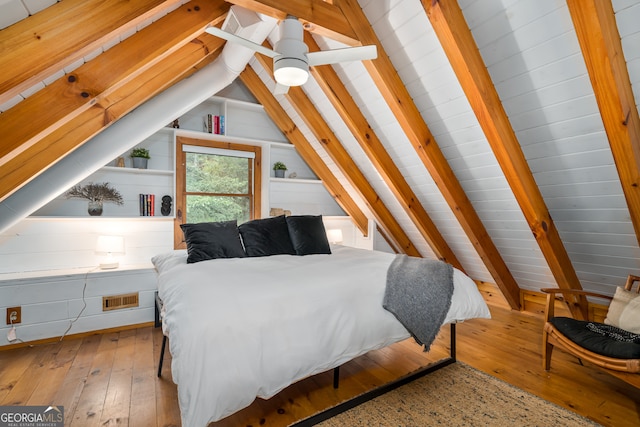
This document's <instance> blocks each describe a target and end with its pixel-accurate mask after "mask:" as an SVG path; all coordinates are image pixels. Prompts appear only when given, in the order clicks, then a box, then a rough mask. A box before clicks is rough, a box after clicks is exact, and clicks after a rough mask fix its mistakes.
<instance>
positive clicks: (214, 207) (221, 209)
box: [186, 195, 251, 224]
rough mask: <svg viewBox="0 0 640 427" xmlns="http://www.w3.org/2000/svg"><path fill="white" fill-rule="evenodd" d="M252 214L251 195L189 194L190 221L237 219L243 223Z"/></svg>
mask: <svg viewBox="0 0 640 427" xmlns="http://www.w3.org/2000/svg"><path fill="white" fill-rule="evenodd" d="M250 215H251V210H250V198H249V197H232V196H189V195H188V196H187V218H186V221H187V222H189V223H195V222H209V221H232V220H234V219H235V220H237V221H238V224H242V223H243V222H246V221H249V219H250Z"/></svg>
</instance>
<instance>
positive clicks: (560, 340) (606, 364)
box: [542, 275, 640, 374]
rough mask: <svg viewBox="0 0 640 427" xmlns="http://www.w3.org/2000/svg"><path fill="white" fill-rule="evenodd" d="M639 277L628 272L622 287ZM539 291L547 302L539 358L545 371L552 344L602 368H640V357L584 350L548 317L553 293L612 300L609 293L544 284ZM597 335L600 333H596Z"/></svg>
mask: <svg viewBox="0 0 640 427" xmlns="http://www.w3.org/2000/svg"><path fill="white" fill-rule="evenodd" d="M636 281H640V277H639V276H633V275H630V276H629V277H628V278H627V282H626V284H625V290H627V291H631V289H632V287H633V284H634V282H636ZM542 291H543V292H545V293H547V305H546V309H545V324H544V329H543V332H542V362H543V367H544V369H545V371H548V370H549V369H550V368H551V353H552V352H553V348H554V346H557V347H560V348H562V349H563V350H564V351H566V352H567V353H569V354H572V355H574V356H575V357H577V358H578V360H579V361H580V364H582V361H583V360H586V361H588V362H590V363H593V364H594V365H597V366H600V367H602V368H606V369H611V370H615V371H620V372H627V373H635V374H637V373H639V372H640V358H633V359H626V358H625V359H622V358H616V357H610V356H603V355H602V354H599V353H595V352H593V351H590V350H587V349H586V348H584V347H582V346H580V345H578V344H576V343H575V342H574V341H573V340H571V339H570V338H569V337H567V336H566V335H565V334H563V333H562V332H560V331H559V330H558V328H557V327H556V326H554V324H553V323H552V319H554V316H555V315H554V308H555V301H556V295H557V294H562V296H563V298H564V300H565V301H566V299H567V297H569V296H571V295H573V296H584V297H596V298H602V299H605V300H609V301H611V300H613V297H612V296H608V295H602V294H598V293H595V292H589V291H583V290H575V289H557V288H547V289H542ZM636 292H637V293H639V294H640V286H638V289H637V290H636ZM589 313H590V315H589V317H590V318H589V319H587V320H588V321H591V322H594V321H593V316H592V314H591V313H592V310H589ZM594 324H595V325H602V323H600V322H594ZM593 334H595V335H598V334H597V332H593ZM598 336H600V335H598Z"/></svg>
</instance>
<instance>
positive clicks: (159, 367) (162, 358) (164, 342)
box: [158, 335, 167, 378]
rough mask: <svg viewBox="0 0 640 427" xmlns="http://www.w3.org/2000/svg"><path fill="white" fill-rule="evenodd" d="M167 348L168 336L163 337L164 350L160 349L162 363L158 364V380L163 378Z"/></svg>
mask: <svg viewBox="0 0 640 427" xmlns="http://www.w3.org/2000/svg"><path fill="white" fill-rule="evenodd" d="M166 346H167V336H166V335H163V336H162V348H161V349H160V362H158V378H160V377H161V376H162V362H163V361H164V348H165V347H166Z"/></svg>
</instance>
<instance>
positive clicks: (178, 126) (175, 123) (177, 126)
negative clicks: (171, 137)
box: [171, 119, 180, 129]
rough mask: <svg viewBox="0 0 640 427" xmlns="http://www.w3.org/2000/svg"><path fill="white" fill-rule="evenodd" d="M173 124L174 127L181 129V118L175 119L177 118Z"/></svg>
mask: <svg viewBox="0 0 640 427" xmlns="http://www.w3.org/2000/svg"><path fill="white" fill-rule="evenodd" d="M171 126H172V127H173V128H174V129H180V119H175V120H174V121H173V123H172V124H171Z"/></svg>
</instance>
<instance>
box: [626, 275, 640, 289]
mask: <svg viewBox="0 0 640 427" xmlns="http://www.w3.org/2000/svg"><path fill="white" fill-rule="evenodd" d="M639 280H640V276H635V275H633V274H630V275H629V277H627V282H626V283H625V284H624V289H625V290H627V291H630V290H631V288H633V284H634V283H635V282H637V281H639ZM636 293H638V294H640V286H638V289H636Z"/></svg>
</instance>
